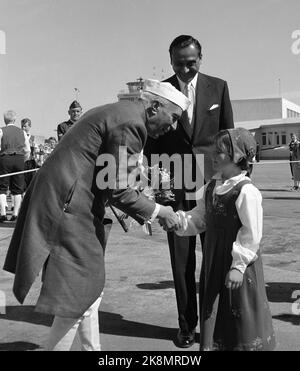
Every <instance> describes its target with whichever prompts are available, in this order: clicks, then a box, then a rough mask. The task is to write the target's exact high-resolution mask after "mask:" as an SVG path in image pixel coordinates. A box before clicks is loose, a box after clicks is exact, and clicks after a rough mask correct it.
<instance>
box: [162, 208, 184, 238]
mask: <svg viewBox="0 0 300 371" xmlns="http://www.w3.org/2000/svg"><path fill="white" fill-rule="evenodd" d="M157 217H158V219H159V224H160V225H161V226H162V227H163V229H164V230H165V231H168V232H171V231H174V230H175V231H177V230H179V229H181V228H182V222H181V220H180V218H179V216H178V215H177V214H176V213H175V212H174V210H173V209H172V207H171V206H163V205H160V211H159V213H158V215H157Z"/></svg>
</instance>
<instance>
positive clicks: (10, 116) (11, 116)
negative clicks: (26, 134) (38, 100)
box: [3, 110, 17, 124]
mask: <svg viewBox="0 0 300 371" xmlns="http://www.w3.org/2000/svg"><path fill="white" fill-rule="evenodd" d="M3 116H4V122H5V123H6V124H9V123H11V122H15V121H16V118H17V114H16V112H15V111H13V110H8V111H5V112H4V114H3Z"/></svg>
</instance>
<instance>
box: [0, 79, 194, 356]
mask: <svg viewBox="0 0 300 371" xmlns="http://www.w3.org/2000/svg"><path fill="white" fill-rule="evenodd" d="M188 104H189V100H188V99H187V98H186V97H185V96H184V95H183V94H181V93H180V92H178V91H177V90H176V89H175V88H174V87H173V86H172V85H171V84H167V83H160V82H158V81H156V80H146V81H145V86H144V93H143V97H142V99H141V100H140V101H139V102H129V101H122V102H118V103H114V104H108V105H105V106H101V107H96V108H94V109H91V110H90V111H88V112H86V113H85V114H84V115H83V116H82V117H81V119H80V120H79V121H78V122H77V124H76V125H75V126H74V127H73V128H72V130H70V131H68V132H67V133H66V134H65V135H64V137H63V138H62V140H61V141H60V142H59V144H58V145H57V146H56V148H55V149H54V150H53V152H52V153H51V154H50V156H49V157H48V158H47V160H46V161H45V163H44V165H43V166H42V168H41V169H40V170H39V172H38V173H37V174H36V176H35V178H34V179H33V181H32V182H31V184H30V187H29V189H28V190H27V192H26V195H25V198H24V200H23V204H22V207H21V210H20V215H19V218H18V221H17V225H16V228H15V231H14V234H13V236H12V240H11V243H10V246H9V250H8V254H7V257H6V261H5V266H4V269H5V270H7V271H9V272H12V273H15V280H14V288H13V290H14V294H15V296H16V298H17V299H18V300H19V301H20V302H21V303H22V302H23V301H24V299H25V297H26V295H27V293H28V291H29V289H30V287H31V285H32V283H33V282H34V280H35V279H36V277H37V275H38V274H39V272H40V270H41V268H42V267H44V272H43V285H42V289H41V293H40V296H39V298H38V301H37V304H36V310H37V311H39V312H43V313H48V314H53V315H55V319H54V322H53V325H52V328H51V331H50V336H49V340H48V346H47V349H48V350H69V349H70V347H71V344H72V342H73V339H74V337H75V335H76V333H77V332H78V334H79V336H80V340H81V343H82V349H84V350H100V342H99V329H98V307H99V303H100V299H99V298H100V295H101V292H102V290H103V287H104V279H105V271H104V249H105V244H106V240H107V233H106V232H105V229H106V228H107V226H106V225H105V221H104V213H105V204H106V202H107V200H109V201H110V202H111V204H113V205H115V206H116V207H118V208H119V209H120V210H122V211H124V212H126V213H128V214H129V215H130V216H132V217H133V218H135V219H136V220H137V221H138V222H139V223H140V224H143V223H144V222H145V221H148V220H153V219H154V218H155V217H158V218H159V219H160V222H161V223H163V224H165V225H166V226H167V227H169V228H175V229H176V228H177V227H178V218H177V216H176V214H175V213H174V212H173V210H172V208H171V207H165V206H160V205H158V204H155V202H154V201H151V200H149V199H147V198H146V197H144V196H143V195H142V194H140V193H139V192H138V191H136V190H134V189H133V188H130V187H129V186H128V185H127V184H125V185H124V176H125V178H126V176H127V175H128V174H130V173H132V171H133V170H134V167H133V166H132V165H128V167H126V168H125V174H124V173H122V171H121V170H120V169H121V164H120V159H119V152H120V148H121V147H122V148H123V149H124V147H125V148H126V151H127V156H128V157H130V156H131V155H136V154H138V153H140V152H141V150H142V149H143V147H144V145H145V143H146V139H147V134H148V135H149V136H151V137H152V138H158V137H159V136H160V135H162V134H163V133H165V132H167V131H169V130H172V127H176V123H177V120H178V119H179V118H180V116H181V114H182V111H183V110H185V109H186V108H187V106H188ZM101 155H104V157H105V158H112V159H114V160H115V166H112V167H111V168H110V169H108V170H110V174H109V176H112V175H113V176H114V182H112V183H113V184H114V186H113V189H110V187H107V188H106V186H104V184H103V181H101V177H99V174H100V172H101V171H102V170H103V168H105V167H103V166H102V167H101V164H102V165H103V163H102V161H100V160H99V158H100V157H101ZM125 156H126V153H125ZM122 160H123V159H122ZM123 170H124V169H123ZM121 178H122V179H121ZM121 181H122V182H123V183H122V185H120V184H121V183H120V182H121ZM109 225H110V224H108V226H109Z"/></svg>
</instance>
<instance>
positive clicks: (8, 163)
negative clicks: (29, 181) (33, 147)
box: [0, 110, 30, 223]
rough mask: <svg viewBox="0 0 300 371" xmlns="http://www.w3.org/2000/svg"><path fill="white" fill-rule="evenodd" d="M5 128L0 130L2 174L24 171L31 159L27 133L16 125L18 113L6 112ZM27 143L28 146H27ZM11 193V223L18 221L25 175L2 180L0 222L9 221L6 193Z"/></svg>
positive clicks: (0, 164) (0, 187) (0, 182)
mask: <svg viewBox="0 0 300 371" xmlns="http://www.w3.org/2000/svg"><path fill="white" fill-rule="evenodd" d="M4 122H5V125H6V126H5V127H2V128H1V129H0V142H1V150H0V174H1V175H3V174H9V173H14V172H21V171H24V162H25V159H27V158H28V157H29V154H30V150H29V146H28V144H29V141H27V135H26V134H25V132H24V131H23V130H22V129H20V128H18V127H17V126H16V125H15V122H16V113H15V112H14V111H12V110H9V111H6V112H4ZM26 141H27V142H26ZM26 143H27V144H26ZM8 189H9V190H10V192H11V195H12V198H13V201H14V209H13V215H12V217H11V219H10V221H16V219H17V217H18V213H19V209H20V206H21V202H22V193H23V191H24V174H17V175H12V176H6V177H3V178H0V214H1V215H0V222H1V223H3V222H5V221H7V220H8V219H7V215H6V204H7V202H6V193H7V191H8Z"/></svg>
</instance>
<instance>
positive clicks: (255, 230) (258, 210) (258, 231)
mask: <svg viewBox="0 0 300 371" xmlns="http://www.w3.org/2000/svg"><path fill="white" fill-rule="evenodd" d="M235 205H236V209H237V212H238V215H239V218H240V220H241V223H242V226H241V228H240V229H239V231H238V234H237V237H236V240H235V241H234V242H233V245H232V258H233V260H232V265H231V268H236V269H238V270H239V271H240V272H242V273H244V272H245V270H246V268H247V266H248V264H249V263H251V262H252V261H254V260H256V258H257V255H256V253H257V251H258V249H259V243H260V240H261V237H262V225H263V210H262V197H261V193H260V192H259V190H258V189H257V188H256V187H255V186H254V185H253V184H245V185H244V186H243V187H242V189H241V192H240V195H239V197H238V198H237V200H236V203H235Z"/></svg>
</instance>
